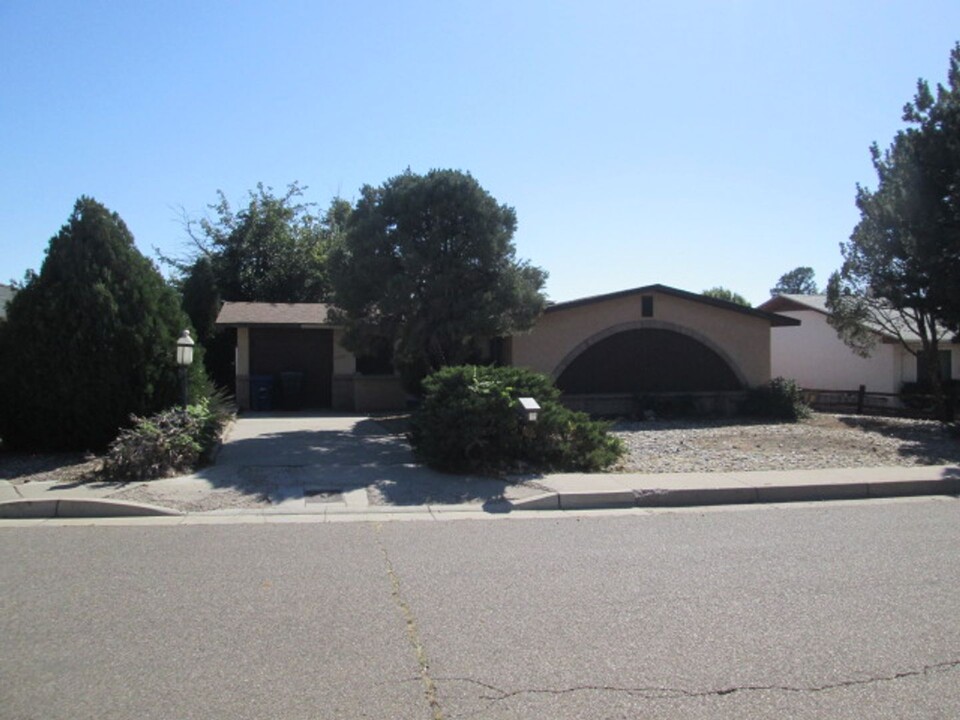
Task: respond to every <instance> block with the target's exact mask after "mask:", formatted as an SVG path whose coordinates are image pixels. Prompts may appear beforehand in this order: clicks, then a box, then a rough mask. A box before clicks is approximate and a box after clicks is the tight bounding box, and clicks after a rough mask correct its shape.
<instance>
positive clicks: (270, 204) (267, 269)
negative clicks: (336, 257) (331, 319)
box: [187, 183, 330, 302]
mask: <svg viewBox="0 0 960 720" xmlns="http://www.w3.org/2000/svg"><path fill="white" fill-rule="evenodd" d="M217 194H218V196H219V201H218V202H217V203H216V204H215V205H211V206H210V209H211V210H213V211H214V213H215V214H216V219H215V220H211V219H210V218H203V219H202V220H199V221H192V220H188V221H187V232H188V233H189V235H190V237H191V238H192V240H193V242H194V244H195V246H196V248H197V250H198V251H199V253H198V255H199V257H207V258H209V260H210V264H211V268H212V270H213V274H214V277H215V278H216V283H217V291H218V292H219V293H220V296H221V297H222V298H223V299H224V300H231V301H249V302H319V301H321V300H324V299H325V298H326V297H327V295H328V293H329V283H328V280H327V271H326V256H327V251H328V249H329V244H330V234H329V232H328V231H327V228H326V227H325V226H324V224H323V221H322V220H321V219H319V218H317V217H316V216H315V215H313V214H312V212H311V210H312V206H311V205H309V204H305V203H302V202H300V200H299V198H300V197H301V196H302V195H303V188H301V187H300V186H299V185H297V183H293V184H291V185H290V186H289V187H288V188H287V192H286V194H284V195H282V196H279V197H278V196H276V195H274V194H273V189H272V188H269V187H264V185H263V183H259V184H258V185H257V190H256V192H251V193H250V199H249V202H248V204H247V206H246V207H245V208H243V209H242V210H239V211H237V212H234V211H233V209H232V208H231V207H230V203H229V201H228V200H227V198H226V196H225V195H224V194H223V192H221V191H217ZM196 259H197V258H194V260H196Z"/></svg>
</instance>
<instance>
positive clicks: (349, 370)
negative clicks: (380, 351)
mask: <svg viewBox="0 0 960 720" xmlns="http://www.w3.org/2000/svg"><path fill="white" fill-rule="evenodd" d="M342 342H343V330H341V329H339V328H334V330H333V374H334V375H352V374H353V373H355V372H356V371H357V358H356V357H354V355H353V353H352V352H350V351H349V350H347V349H346V348H345V347H344V346H343V345H342Z"/></svg>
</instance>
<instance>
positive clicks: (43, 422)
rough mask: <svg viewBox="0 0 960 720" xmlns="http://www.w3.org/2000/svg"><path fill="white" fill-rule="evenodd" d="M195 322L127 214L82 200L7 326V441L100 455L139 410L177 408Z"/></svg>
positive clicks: (2, 328) (2, 367)
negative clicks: (183, 351)
mask: <svg viewBox="0 0 960 720" xmlns="http://www.w3.org/2000/svg"><path fill="white" fill-rule="evenodd" d="M187 324H188V321H187V318H186V317H185V316H184V314H183V313H182V312H181V310H180V303H179V299H178V297H177V295H176V292H175V291H174V290H173V289H172V288H171V287H169V286H168V285H167V284H166V282H164V280H163V278H162V277H161V276H160V273H159V272H157V270H156V268H155V267H154V266H153V264H152V263H151V262H150V261H149V260H147V259H146V258H145V257H144V256H143V255H141V254H140V252H139V251H138V250H137V249H136V247H135V246H134V244H133V236H132V235H131V234H130V231H129V230H128V229H127V226H126V225H125V224H124V222H123V220H121V219H120V216H119V215H117V214H116V213H112V212H110V211H109V210H107V208H105V207H104V206H103V205H101V204H100V203H98V202H96V201H95V200H93V199H92V198H88V197H81V198H80V199H79V200H78V201H77V203H76V205H75V206H74V210H73V214H72V215H71V216H70V219H69V220H68V222H67V224H66V225H64V226H63V228H61V230H60V232H59V233H58V234H57V235H56V236H55V237H53V238H52V239H51V240H50V245H49V248H48V250H47V256H46V259H45V260H44V262H43V266H42V267H41V270H40V273H39V274H35V273H29V274H28V275H27V277H26V280H25V282H24V284H23V287H22V288H21V289H20V291H19V292H18V293H17V295H16V296H15V297H14V298H13V301H12V302H11V303H10V306H9V308H8V317H7V321H6V322H5V323H4V324H3V325H0V397H2V398H3V401H2V402H0V437H2V438H3V441H4V444H5V445H6V446H8V447H14V448H23V449H38V450H39V449H55V450H99V449H101V448H103V447H105V446H106V444H107V443H108V442H109V441H110V440H111V439H113V437H114V436H116V434H117V431H118V429H119V428H121V427H123V426H125V425H126V424H128V423H129V421H130V415H131V414H132V413H136V414H138V415H148V414H151V413H154V412H156V411H158V410H161V409H162V408H164V407H167V406H169V405H171V404H172V403H174V402H175V401H176V399H177V396H178V392H177V388H178V378H177V369H176V365H175V352H174V348H175V345H176V340H177V337H178V336H179V335H180V332H181V331H182V330H183V328H185V327H187Z"/></svg>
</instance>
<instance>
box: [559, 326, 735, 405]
mask: <svg viewBox="0 0 960 720" xmlns="http://www.w3.org/2000/svg"><path fill="white" fill-rule="evenodd" d="M557 387H559V388H560V389H561V390H562V391H563V392H565V393H569V394H592V393H648V392H710V391H722V390H740V389H741V386H740V382H739V381H738V380H737V376H736V374H735V373H734V372H733V370H731V369H730V366H729V365H728V364H727V363H726V361H725V360H724V359H723V358H721V357H720V356H719V355H718V354H717V353H715V352H714V351H713V350H711V349H710V348H708V347H707V346H706V345H704V344H703V343H701V342H699V341H697V340H694V339H693V338H691V337H688V336H686V335H682V334H680V333H678V332H674V331H672V330H662V329H648V330H626V331H624V332H621V333H617V334H616V335H611V336H610V337H608V338H605V339H604V340H601V341H599V342H598V343H596V344H594V345H591V346H590V347H588V348H587V349H586V350H584V351H583V353H581V354H580V355H579V356H578V357H577V358H576V359H575V360H574V361H573V362H572V363H571V364H570V365H569V366H567V369H566V370H564V371H563V373H562V374H561V375H560V377H559V379H558V380H557Z"/></svg>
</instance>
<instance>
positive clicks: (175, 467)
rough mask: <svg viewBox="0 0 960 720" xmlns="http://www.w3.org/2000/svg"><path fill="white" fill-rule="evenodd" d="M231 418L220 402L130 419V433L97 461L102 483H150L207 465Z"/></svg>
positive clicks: (213, 400)
mask: <svg viewBox="0 0 960 720" xmlns="http://www.w3.org/2000/svg"><path fill="white" fill-rule="evenodd" d="M230 416H231V413H230V412H229V409H228V406H227V405H226V403H225V402H224V399H223V397H222V396H219V395H218V396H214V397H212V398H209V399H204V400H202V401H200V402H198V403H197V404H195V405H190V406H189V407H188V408H187V410H186V412H184V411H183V410H181V409H179V408H175V409H173V408H172V409H170V410H164V411H163V412H160V413H157V414H156V415H152V416H150V417H146V418H141V417H136V416H134V417H133V418H132V421H133V427H131V428H128V429H126V430H123V431H121V433H120V435H119V436H118V437H117V438H116V440H114V441H113V442H112V443H110V446H109V448H108V449H107V454H106V455H105V456H104V461H103V476H104V477H105V479H107V480H115V481H123V482H128V481H134V480H153V479H155V478H160V477H171V476H173V475H179V474H183V473H185V472H190V471H191V470H193V469H194V468H196V467H197V466H198V465H201V464H202V463H204V462H205V461H208V460H209V459H210V455H211V454H212V452H213V450H214V449H215V448H216V446H217V443H218V442H219V440H220V434H221V433H222V431H223V428H224V426H225V425H226V423H227V422H228V421H229V419H230Z"/></svg>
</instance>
